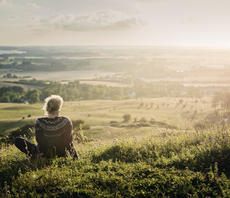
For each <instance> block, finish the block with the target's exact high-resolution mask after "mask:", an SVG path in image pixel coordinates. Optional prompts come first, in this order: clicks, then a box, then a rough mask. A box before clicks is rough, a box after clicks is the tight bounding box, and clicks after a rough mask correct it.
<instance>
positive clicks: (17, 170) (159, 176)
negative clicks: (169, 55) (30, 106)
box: [0, 127, 230, 197]
mask: <svg viewBox="0 0 230 198" xmlns="http://www.w3.org/2000/svg"><path fill="white" fill-rule="evenodd" d="M226 131H229V129H228V128H227V129H226V128H220V127H219V128H218V127H214V128H213V129H209V130H206V131H203V132H201V131H198V132H195V133H194V132H172V131H157V130H156V131H152V132H151V134H150V135H148V136H145V137H144V138H137V137H135V136H133V138H132V139H126V138H116V139H113V141H110V142H103V143H102V142H96V141H95V142H90V143H88V144H85V145H84V144H83V145H82V144H80V145H76V149H77V151H78V153H79V156H80V158H81V159H80V160H78V161H73V160H72V159H71V157H69V158H55V159H50V160H47V159H42V158H41V159H39V160H31V159H30V158H29V157H28V156H26V155H24V154H22V153H20V152H19V151H18V150H17V149H16V148H15V147H14V146H13V145H10V146H7V147H6V146H3V148H2V149H1V150H0V153H1V154H0V184H1V190H0V196H1V197H81V196H82V197H229V196H230V190H229V185H230V181H229V177H230V168H229V157H230V156H229V155H230V146H229V141H230V134H229V132H226ZM80 195H81V196H80Z"/></svg>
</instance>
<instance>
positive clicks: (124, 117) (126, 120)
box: [123, 114, 131, 122]
mask: <svg viewBox="0 0 230 198" xmlns="http://www.w3.org/2000/svg"><path fill="white" fill-rule="evenodd" d="M123 119H124V122H129V121H130V120H131V115H130V114H125V115H123Z"/></svg>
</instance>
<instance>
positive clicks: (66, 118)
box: [62, 116, 72, 123]
mask: <svg viewBox="0 0 230 198" xmlns="http://www.w3.org/2000/svg"><path fill="white" fill-rule="evenodd" d="M62 118H63V120H65V121H68V122H71V123H72V121H71V119H70V118H69V117H66V116H62Z"/></svg>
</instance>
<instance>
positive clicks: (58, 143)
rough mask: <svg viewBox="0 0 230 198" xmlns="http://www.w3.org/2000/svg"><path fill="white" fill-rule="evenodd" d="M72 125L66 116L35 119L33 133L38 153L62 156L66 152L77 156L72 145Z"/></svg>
mask: <svg viewBox="0 0 230 198" xmlns="http://www.w3.org/2000/svg"><path fill="white" fill-rule="evenodd" d="M72 129H73V125H72V122H71V120H70V119H69V118H68V117H64V116H57V117H55V118H48V117H41V118H38V119H37V120H36V121H35V135H36V140H37V143H38V149H39V151H40V153H43V156H45V157H54V156H55V155H57V156H58V157H64V156H66V155H67V154H68V153H70V154H71V155H73V156H74V157H75V158H78V156H77V152H76V149H75V148H74V145H73V134H72Z"/></svg>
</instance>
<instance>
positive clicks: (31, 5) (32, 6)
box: [26, 3, 41, 8]
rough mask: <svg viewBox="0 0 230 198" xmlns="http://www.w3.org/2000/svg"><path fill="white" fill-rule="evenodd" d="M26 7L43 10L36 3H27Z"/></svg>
mask: <svg viewBox="0 0 230 198" xmlns="http://www.w3.org/2000/svg"><path fill="white" fill-rule="evenodd" d="M26 7H28V8H41V6H39V5H37V4H36V3H27V4H26Z"/></svg>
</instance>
